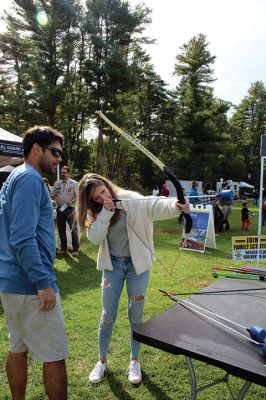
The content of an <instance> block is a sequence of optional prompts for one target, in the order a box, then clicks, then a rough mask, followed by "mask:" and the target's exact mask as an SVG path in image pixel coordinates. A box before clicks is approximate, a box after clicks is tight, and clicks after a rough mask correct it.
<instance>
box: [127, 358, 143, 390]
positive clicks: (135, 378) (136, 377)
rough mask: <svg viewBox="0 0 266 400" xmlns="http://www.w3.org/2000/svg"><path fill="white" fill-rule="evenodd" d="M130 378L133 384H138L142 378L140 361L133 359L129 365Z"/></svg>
mask: <svg viewBox="0 0 266 400" xmlns="http://www.w3.org/2000/svg"><path fill="white" fill-rule="evenodd" d="M128 380H129V382H130V383H132V385H137V384H138V383H140V382H141V380H142V373H141V369H140V363H139V362H138V361H136V360H131V361H130V363H129V367H128Z"/></svg>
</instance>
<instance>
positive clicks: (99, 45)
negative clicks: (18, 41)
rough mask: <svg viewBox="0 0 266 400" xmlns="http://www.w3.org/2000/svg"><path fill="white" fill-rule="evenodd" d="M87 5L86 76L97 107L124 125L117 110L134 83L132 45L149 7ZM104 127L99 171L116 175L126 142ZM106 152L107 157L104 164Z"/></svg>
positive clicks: (96, 1) (111, 2)
mask: <svg viewBox="0 0 266 400" xmlns="http://www.w3.org/2000/svg"><path fill="white" fill-rule="evenodd" d="M86 5H87V19H86V25H85V28H86V32H87V33H88V34H89V36H90V43H91V44H90V53H89V57H88V58H87V60H86V62H85V66H84V69H83V76H84V77H85V79H86V82H87V85H88V87H89V90H90V91H91V93H92V98H93V101H94V104H95V108H96V109H98V110H99V109H103V110H104V111H106V112H109V116H110V117H111V118H112V120H114V122H115V123H117V124H118V125H123V124H122V123H121V122H122V121H121V116H120V115H119V114H118V112H117V110H118V108H119V107H120V104H119V102H120V100H121V96H123V95H124V94H125V93H128V92H129V93H130V92H131V91H132V90H133V89H134V86H135V81H134V77H133V71H132V67H131V64H130V54H131V46H132V44H133V42H134V35H135V34H136V33H138V34H141V32H142V30H143V28H144V24H146V23H147V22H148V21H149V19H148V14H149V10H148V9H146V8H143V7H138V8H136V9H135V10H133V11H132V10H131V9H130V7H129V4H128V3H127V2H122V1H120V0H108V1H107V0H87V3H86ZM101 128H102V127H100V129H99V135H98V150H97V161H96V171H97V172H98V173H103V171H104V169H105V171H104V172H105V174H106V175H109V177H110V178H114V176H115V174H116V171H117V165H118V163H119V162H120V161H119V160H121V159H122V156H123V145H121V146H120V145H119V142H120V138H119V139H117V135H116V134H115V133H114V132H113V131H111V130H110V129H101ZM103 136H105V137H106V139H105V140H104V137H103ZM108 141H109V142H110V143H109V146H108V144H107V143H108ZM104 142H105V143H106V145H105V147H104ZM104 152H105V153H104ZM104 155H105V157H106V159H107V160H108V162H107V163H106V164H105V165H104Z"/></svg>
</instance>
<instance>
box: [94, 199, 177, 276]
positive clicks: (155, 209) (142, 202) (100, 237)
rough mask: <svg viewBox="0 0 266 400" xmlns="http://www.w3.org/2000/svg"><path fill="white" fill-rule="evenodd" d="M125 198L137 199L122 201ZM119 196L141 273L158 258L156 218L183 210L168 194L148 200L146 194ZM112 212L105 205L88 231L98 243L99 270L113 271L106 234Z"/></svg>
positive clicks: (166, 216) (135, 265)
mask: <svg viewBox="0 0 266 400" xmlns="http://www.w3.org/2000/svg"><path fill="white" fill-rule="evenodd" d="M125 197H126V198H132V199H137V200H136V201H127V200H123V198H125ZM119 198H120V199H121V200H122V201H121V202H119V203H117V208H120V209H123V210H124V211H125V212H126V215H127V217H126V221H127V233H128V240H129V248H130V253H131V259H132V262H133V265H134V268H135V271H136V274H137V275H140V274H141V273H142V272H144V271H147V270H149V269H151V267H152V264H153V262H154V261H155V257H154V256H153V254H152V253H151V252H153V253H154V243H153V221H156V220H160V219H169V218H173V217H176V216H178V215H179V214H180V210H179V208H177V207H176V201H177V200H176V199H167V197H148V199H149V200H146V199H147V197H144V196H141V195H139V194H137V193H135V192H129V193H127V194H126V195H123V196H119ZM113 214H114V212H113V211H108V210H106V209H105V208H104V207H103V208H102V210H101V212H100V213H99V214H98V215H97V218H96V220H95V221H94V222H93V223H92V225H91V227H90V228H89V229H88V230H87V236H88V239H89V240H90V241H91V242H92V243H95V244H99V251H98V258H97V269H99V270H104V269H108V270H113V266H112V262H111V258H110V253H109V247H108V242H107V233H108V229H109V225H110V220H111V218H112V216H113ZM131 227H132V229H131ZM133 230H134V231H135V232H136V233H137V234H136V233H135V232H134V231H133ZM137 235H138V236H139V237H140V238H141V239H142V240H140V238H139V237H138V236H137ZM142 241H143V242H144V243H145V244H146V246H147V247H146V246H145V245H144V244H143V242H142ZM149 249H150V250H151V251H150V250H149Z"/></svg>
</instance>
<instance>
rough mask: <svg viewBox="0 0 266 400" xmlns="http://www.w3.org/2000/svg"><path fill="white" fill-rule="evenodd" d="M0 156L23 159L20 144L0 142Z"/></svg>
mask: <svg viewBox="0 0 266 400" xmlns="http://www.w3.org/2000/svg"><path fill="white" fill-rule="evenodd" d="M0 154H1V155H3V156H9V157H23V149H22V143H19V142H17V143H15V142H14V143H10V142H9V141H5V140H0Z"/></svg>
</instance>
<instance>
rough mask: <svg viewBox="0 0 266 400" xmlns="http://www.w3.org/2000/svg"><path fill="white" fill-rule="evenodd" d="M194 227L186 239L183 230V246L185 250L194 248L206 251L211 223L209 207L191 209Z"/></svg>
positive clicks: (202, 251)
mask: <svg viewBox="0 0 266 400" xmlns="http://www.w3.org/2000/svg"><path fill="white" fill-rule="evenodd" d="M190 215H191V217H192V229H191V231H190V233H189V234H188V236H187V239H185V236H186V235H185V232H184V230H183V234H182V243H181V247H182V249H184V250H194V251H199V252H201V253H204V251H205V246H206V239H207V234H208V225H209V211H208V210H207V209H201V210H200V209H195V210H190Z"/></svg>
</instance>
